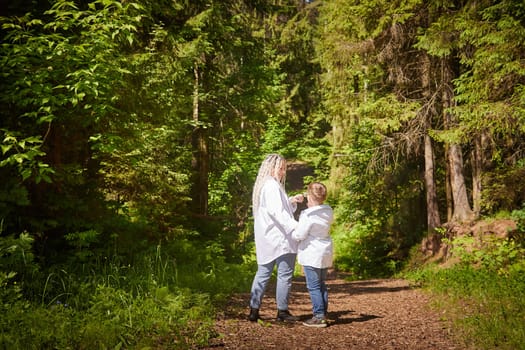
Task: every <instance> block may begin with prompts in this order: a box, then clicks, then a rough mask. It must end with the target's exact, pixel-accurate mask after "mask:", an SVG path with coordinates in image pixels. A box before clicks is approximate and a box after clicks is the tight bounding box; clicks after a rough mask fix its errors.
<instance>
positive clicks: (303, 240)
mask: <svg viewBox="0 0 525 350" xmlns="http://www.w3.org/2000/svg"><path fill="white" fill-rule="evenodd" d="M333 220H334V214H333V210H332V208H331V207H330V206H329V205H327V204H321V205H316V206H314V207H310V208H308V209H305V210H303V211H302V212H301V215H300V217H299V224H298V225H297V228H296V230H295V231H293V233H292V237H293V238H294V239H295V240H297V241H299V247H298V251H297V261H298V262H299V264H301V265H303V266H312V267H316V268H327V267H331V266H332V260H333V255H334V253H333V244H332V238H331V237H330V225H331V224H332V222H333Z"/></svg>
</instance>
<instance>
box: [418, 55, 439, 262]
mask: <svg viewBox="0 0 525 350" xmlns="http://www.w3.org/2000/svg"><path fill="white" fill-rule="evenodd" d="M430 71H431V62H430V59H429V57H428V56H425V58H424V59H423V72H422V75H421V76H422V80H421V81H422V86H423V91H424V92H423V95H424V98H425V100H426V101H430V100H431V95H432V93H431V90H430ZM424 108H425V110H426V111H427V112H425V114H426V115H424V116H423V117H424V123H425V130H426V133H425V137H424V150H425V175H424V176H425V188H426V205H427V233H428V234H427V238H426V240H425V242H426V243H425V244H424V248H425V251H431V253H432V255H434V254H436V253H437V252H438V251H439V249H440V247H441V235H440V234H439V232H437V231H436V228H437V227H439V226H440V225H441V220H440V218H439V206H438V199H437V190H436V180H435V177H434V175H435V174H434V164H435V159H434V148H433V146H432V138H431V137H430V135H429V134H428V131H429V130H430V129H431V127H432V125H431V118H432V116H433V112H432V110H433V109H432V108H427V107H426V106H425V107H424Z"/></svg>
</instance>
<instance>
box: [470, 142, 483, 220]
mask: <svg viewBox="0 0 525 350" xmlns="http://www.w3.org/2000/svg"><path fill="white" fill-rule="evenodd" d="M482 167H483V146H482V139H481V136H479V135H478V136H476V137H475V138H474V149H473V150H472V206H473V209H474V214H475V216H476V218H477V217H479V213H480V211H481V173H482Z"/></svg>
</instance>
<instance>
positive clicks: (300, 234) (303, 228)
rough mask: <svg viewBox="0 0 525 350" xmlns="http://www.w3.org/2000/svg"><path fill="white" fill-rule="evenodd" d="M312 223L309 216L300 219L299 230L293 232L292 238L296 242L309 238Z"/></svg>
mask: <svg viewBox="0 0 525 350" xmlns="http://www.w3.org/2000/svg"><path fill="white" fill-rule="evenodd" d="M311 226H312V222H311V221H310V220H309V219H308V217H307V216H303V217H300V218H299V224H298V225H297V228H296V229H295V230H294V231H293V232H292V238H293V239H295V240H296V241H302V240H304V239H305V238H306V237H307V236H308V232H309V231H310V227H311Z"/></svg>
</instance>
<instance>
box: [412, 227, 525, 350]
mask: <svg viewBox="0 0 525 350" xmlns="http://www.w3.org/2000/svg"><path fill="white" fill-rule="evenodd" d="M522 224H523V222H521V221H520V220H518V235H517V236H515V237H518V239H516V238H514V239H506V240H492V241H489V242H486V244H485V245H484V246H483V247H482V248H481V249H472V245H471V244H474V242H470V241H471V240H472V239H471V238H469V237H467V238H465V237H461V238H457V239H454V240H452V241H451V242H449V243H450V244H451V246H452V252H451V253H452V256H455V257H456V258H458V260H459V263H456V264H454V265H452V266H449V267H443V266H440V265H438V264H437V263H432V264H427V265H423V266H420V267H419V268H414V267H413V266H412V269H411V270H410V271H407V272H405V273H404V276H405V277H406V278H408V279H409V280H411V281H412V282H413V283H415V284H417V285H420V286H423V287H424V288H425V289H428V290H429V291H431V293H432V295H433V296H434V297H433V300H434V305H433V306H434V307H435V308H437V309H439V310H440V312H441V314H442V315H443V316H442V317H443V319H444V320H445V321H447V322H450V324H451V325H452V326H453V327H454V333H455V334H457V335H458V338H459V339H460V340H461V341H462V342H463V343H464V344H465V346H466V347H467V348H474V349H487V350H488V349H503V350H517V349H525V323H524V320H525V298H523V296H524V295H525V248H524V247H523V241H522V239H521V238H520V236H519V233H520V232H523V231H522V229H523V226H522ZM478 248H479V247H478Z"/></svg>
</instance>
